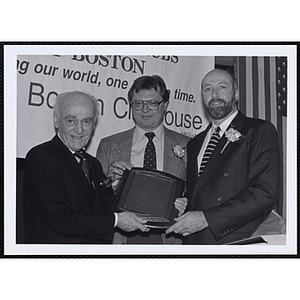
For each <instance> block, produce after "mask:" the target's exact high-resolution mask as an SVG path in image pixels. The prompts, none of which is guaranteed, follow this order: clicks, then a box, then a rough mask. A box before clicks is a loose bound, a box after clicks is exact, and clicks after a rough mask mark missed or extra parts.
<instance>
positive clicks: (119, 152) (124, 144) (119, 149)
mask: <svg viewBox="0 0 300 300" xmlns="http://www.w3.org/2000/svg"><path fill="white" fill-rule="evenodd" d="M133 133H134V127H133V128H132V129H130V130H129V131H127V132H125V133H124V134H123V135H122V139H120V140H119V141H118V144H117V145H115V149H116V150H115V156H116V157H115V159H114V160H115V161H130V159H131V146H132V139H133Z"/></svg>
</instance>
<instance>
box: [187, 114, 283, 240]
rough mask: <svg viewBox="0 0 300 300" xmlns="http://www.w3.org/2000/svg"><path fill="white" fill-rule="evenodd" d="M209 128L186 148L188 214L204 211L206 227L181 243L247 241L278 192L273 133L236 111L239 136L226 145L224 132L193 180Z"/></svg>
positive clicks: (268, 125)
mask: <svg viewBox="0 0 300 300" xmlns="http://www.w3.org/2000/svg"><path fill="white" fill-rule="evenodd" d="M210 127H211V124H209V126H208V127H207V129H206V130H205V131H204V132H202V133H200V134H199V135H197V136H196V137H194V138H193V139H192V140H191V141H190V142H189V143H188V145H187V153H188V165H187V197H188V199H189V205H188V210H192V211H204V214H205V217H206V219H207V222H208V224H209V227H208V228H205V229H204V230H202V231H200V232H196V233H194V234H192V235H190V236H189V237H187V238H185V239H184V243H186V244H224V243H228V242H232V241H235V240H239V239H242V238H247V237H249V236H250V235H251V233H252V232H253V231H254V230H255V229H256V228H257V227H258V225H259V224H260V223H261V222H262V220H263V218H264V216H265V215H266V214H267V213H268V212H269V211H270V210H271V209H272V208H273V206H274V205H275V204H276V202H277V198H278V194H279V184H280V167H279V166H280V155H279V145H278V136H277V132H276V129H275V128H274V126H273V125H272V124H271V123H269V122H266V121H263V120H259V119H254V118H247V117H246V116H244V115H243V114H242V113H241V112H239V113H238V114H237V116H236V117H235V118H234V120H233V121H232V123H231V127H233V128H234V129H236V130H238V131H239V132H240V133H241V134H242V138H241V141H240V142H230V143H227V138H226V137H225V134H224V135H223V136H222V138H221V139H220V141H219V143H218V145H217V148H216V149H215V150H214V152H213V154H212V156H211V157H210V159H209V161H208V163H207V165H206V167H205V168H204V170H203V173H202V175H201V177H200V178H199V179H198V178H197V174H198V167H197V156H198V154H199V151H200V148H201V146H202V144H203V141H204V139H205V136H206V133H207V131H208V130H209V128H210Z"/></svg>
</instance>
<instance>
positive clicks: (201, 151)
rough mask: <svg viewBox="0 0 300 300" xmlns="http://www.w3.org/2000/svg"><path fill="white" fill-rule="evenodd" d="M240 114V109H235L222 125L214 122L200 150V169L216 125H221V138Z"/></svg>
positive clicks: (198, 159)
mask: <svg viewBox="0 0 300 300" xmlns="http://www.w3.org/2000/svg"><path fill="white" fill-rule="evenodd" d="M237 114H238V111H235V112H234V113H233V114H232V115H230V116H229V118H227V119H226V120H225V121H224V122H223V123H221V124H220V125H216V124H214V122H212V127H211V128H210V130H208V132H207V134H206V137H205V139H204V142H203V145H202V147H201V149H200V152H199V154H198V158H197V161H198V170H199V168H200V166H201V161H202V158H203V155H204V152H205V150H206V147H207V145H208V143H209V140H210V138H211V136H212V134H213V132H214V131H215V128H216V127H218V126H219V127H220V132H219V135H220V138H221V137H222V136H223V134H224V133H225V131H226V130H227V128H228V126H229V125H230V123H231V122H232V120H233V119H234V118H235V116H236V115H237Z"/></svg>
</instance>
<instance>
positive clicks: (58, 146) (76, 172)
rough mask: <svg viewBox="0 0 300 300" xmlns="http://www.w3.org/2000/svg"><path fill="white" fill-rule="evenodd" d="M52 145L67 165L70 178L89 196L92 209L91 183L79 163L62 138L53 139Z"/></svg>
mask: <svg viewBox="0 0 300 300" xmlns="http://www.w3.org/2000/svg"><path fill="white" fill-rule="evenodd" d="M52 144H53V146H54V149H55V151H56V153H57V156H58V157H59V158H60V160H61V162H62V163H63V164H64V165H65V167H66V170H67V171H68V172H69V174H70V176H71V177H72V178H73V179H74V180H75V181H76V182H77V184H78V185H79V186H81V188H82V189H83V190H84V192H85V194H86V195H87V199H88V201H89V204H90V207H93V205H94V204H93V197H94V195H93V190H92V188H91V185H90V183H89V182H88V180H87V179H86V178H85V176H84V173H83V172H82V169H81V167H80V165H79V163H78V162H77V160H76V158H75V157H74V155H73V154H72V152H71V151H70V150H69V149H68V148H67V147H66V146H65V145H64V144H63V142H62V141H61V140H60V138H59V137H58V136H57V135H56V136H55V137H54V138H53V139H52Z"/></svg>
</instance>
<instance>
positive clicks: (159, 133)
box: [133, 124, 164, 141]
mask: <svg viewBox="0 0 300 300" xmlns="http://www.w3.org/2000/svg"><path fill="white" fill-rule="evenodd" d="M147 132H149V131H145V130H143V129H142V128H140V127H139V126H137V125H136V126H135V130H134V134H133V137H134V139H136V140H137V141H141V140H142V139H144V138H146V136H145V133H147ZM151 132H154V133H155V138H157V139H158V140H159V141H162V139H163V132H164V126H163V124H160V125H159V126H158V127H157V128H156V129H154V130H152V131H151Z"/></svg>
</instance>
